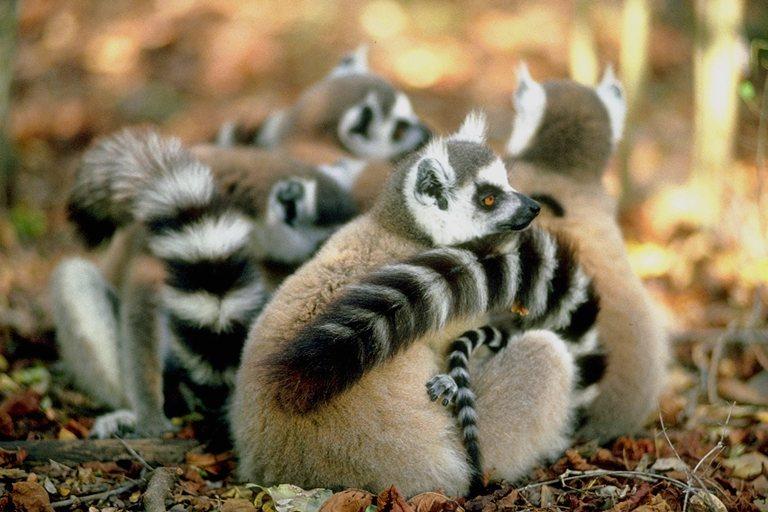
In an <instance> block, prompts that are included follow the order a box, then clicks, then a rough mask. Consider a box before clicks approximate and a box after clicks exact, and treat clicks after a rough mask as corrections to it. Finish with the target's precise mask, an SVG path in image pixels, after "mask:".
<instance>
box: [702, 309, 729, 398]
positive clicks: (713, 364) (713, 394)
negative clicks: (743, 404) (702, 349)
mask: <svg viewBox="0 0 768 512" xmlns="http://www.w3.org/2000/svg"><path fill="white" fill-rule="evenodd" d="M735 330H736V322H735V321H734V322H731V323H730V324H728V328H727V329H726V331H725V332H724V333H723V335H722V336H720V338H718V340H717V342H716V343H715V346H714V348H712V355H711V356H710V359H709V371H708V372H707V401H708V402H709V403H710V404H718V403H721V402H722V400H721V399H720V395H719V394H718V392H717V373H718V372H717V369H718V366H719V365H720V358H721V357H722V355H723V347H724V346H725V340H726V338H727V337H728V336H730V335H732V334H733V332H734V331H735Z"/></svg>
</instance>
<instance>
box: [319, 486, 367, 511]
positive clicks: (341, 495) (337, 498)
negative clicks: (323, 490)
mask: <svg viewBox="0 0 768 512" xmlns="http://www.w3.org/2000/svg"><path fill="white" fill-rule="evenodd" d="M375 498H376V496H374V495H373V494H371V493H370V492H368V491H361V490H360V489H347V490H346V491H341V492H337V493H336V494H334V495H333V496H331V497H330V498H328V500H327V501H326V502H325V503H323V506H322V507H320V512H361V511H364V510H365V509H366V508H367V507H368V506H369V505H371V504H372V503H373V500H374V499H375Z"/></svg>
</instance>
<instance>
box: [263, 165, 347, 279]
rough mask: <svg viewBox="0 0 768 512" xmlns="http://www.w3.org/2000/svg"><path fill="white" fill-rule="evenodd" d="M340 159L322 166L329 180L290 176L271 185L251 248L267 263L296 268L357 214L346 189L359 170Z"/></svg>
mask: <svg viewBox="0 0 768 512" xmlns="http://www.w3.org/2000/svg"><path fill="white" fill-rule="evenodd" d="M351 165H358V164H357V163H355V162H350V161H348V160H342V161H340V162H337V163H335V164H333V165H327V166H323V168H322V169H320V171H321V172H322V173H323V174H325V175H326V176H327V177H328V179H327V180H326V181H325V182H321V181H320V180H319V179H317V178H304V177H290V178H285V179H282V180H280V181H278V182H277V183H275V184H274V185H273V186H272V189H271V190H270V193H269V197H268V199H267V211H266V215H265V218H264V220H263V221H262V222H259V223H257V227H256V229H255V230H254V248H255V250H256V252H257V253H258V254H259V255H260V256H261V257H262V258H263V259H266V260H269V261H273V262H278V263H283V264H288V265H295V264H299V263H303V262H304V261H306V260H307V259H309V258H310V257H311V256H312V255H313V254H314V253H315V251H317V249H318V248H319V246H320V245H321V244H322V243H323V242H324V241H325V240H326V239H328V237H329V236H331V234H333V232H334V231H336V230H337V229H338V228H339V227H340V226H341V225H343V224H344V223H346V222H347V221H349V220H350V219H351V218H352V217H353V216H354V215H355V214H356V211H355V210H354V207H353V206H352V201H351V197H350V196H349V188H350V187H351V185H352V184H353V182H354V179H350V178H349V175H352V176H353V177H354V176H355V175H356V173H358V172H359V169H350V166H351Z"/></svg>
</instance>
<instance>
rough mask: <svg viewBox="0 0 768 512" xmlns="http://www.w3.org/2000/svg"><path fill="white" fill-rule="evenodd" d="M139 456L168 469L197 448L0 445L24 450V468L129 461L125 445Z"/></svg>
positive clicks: (114, 443) (170, 442) (184, 443)
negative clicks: (34, 465) (32, 465)
mask: <svg viewBox="0 0 768 512" xmlns="http://www.w3.org/2000/svg"><path fill="white" fill-rule="evenodd" d="M123 443H125V444H127V445H128V446H130V447H131V448H133V450H134V451H136V452H137V453H141V456H142V458H143V459H144V460H145V461H147V462H148V463H150V464H155V465H158V466H172V465H174V464H179V463H181V462H184V460H185V457H186V454H187V453H188V452H189V451H190V450H192V449H194V448H195V447H197V446H199V443H198V442H197V441H192V440H183V439H126V440H124V441H122V442H120V441H118V440H117V439H98V440H77V441H59V440H53V439H51V440H42V441H0V449H3V450H14V451H15V450H19V449H24V451H25V452H26V453H27V458H26V459H24V463H25V464H48V461H49V459H50V460H55V461H56V462H59V463H60V464H69V465H74V464H80V463H83V462H91V461H115V460H125V459H128V458H133V455H132V454H131V453H130V452H129V451H127V450H126V448H125V444H123Z"/></svg>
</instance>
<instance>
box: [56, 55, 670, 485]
mask: <svg viewBox="0 0 768 512" xmlns="http://www.w3.org/2000/svg"><path fill="white" fill-rule="evenodd" d="M510 74H511V75H514V73H510ZM516 75H517V89H516V92H515V93H514V95H513V98H512V101H513V103H514V110H515V114H514V118H513V119H510V122H509V125H510V127H511V134H510V136H509V139H508V141H507V143H506V145H504V148H505V150H504V155H502V156H500V155H499V154H497V153H496V152H494V150H493V149H491V147H490V146H489V143H488V142H487V141H486V123H485V118H484V116H483V115H482V114H480V113H478V112H472V113H469V114H468V115H467V117H466V119H465V120H464V122H463V124H462V125H461V127H460V128H459V129H458V130H457V131H456V132H455V133H452V134H450V135H443V136H441V135H437V134H434V133H433V130H431V129H429V128H428V127H427V126H426V125H425V124H424V123H423V122H422V121H421V120H420V118H419V116H418V113H417V112H418V108H417V107H418V105H417V106H416V108H414V106H413V105H412V103H411V101H410V99H409V98H408V96H407V95H406V94H405V93H404V92H402V91H400V90H398V89H397V88H396V87H395V86H394V85H392V84H391V83H389V82H388V81H387V80H385V79H383V78H382V77H380V76H378V75H376V74H374V73H373V72H372V71H370V70H369V67H368V62H367V56H366V54H365V50H364V49H360V50H358V51H356V52H353V53H352V54H350V55H348V56H346V57H344V58H343V59H342V60H341V62H340V63H339V64H338V65H337V66H336V67H335V68H334V69H333V70H332V71H331V72H330V73H329V74H328V75H327V76H326V77H324V78H322V79H321V80H320V81H319V82H317V83H316V84H315V85H313V86H312V87H310V88H309V89H307V90H306V91H304V92H303V93H302V94H301V95H300V96H299V97H298V99H297V100H296V101H295V103H294V104H293V105H291V106H289V107H287V108H285V109H284V110H281V111H279V112H276V113H274V114H273V115H270V116H268V117H267V118H266V119H265V120H264V121H263V122H262V123H261V124H260V125H259V126H257V127H255V128H253V129H250V128H248V127H244V126H240V125H238V124H236V123H229V124H227V125H225V126H223V127H222V128H221V129H220V131H219V134H218V136H217V138H216V141H215V143H207V144H200V145H184V144H182V143H181V142H180V141H179V140H178V139H176V138H172V137H166V136H161V135H159V134H158V133H157V132H155V131H152V130H149V129H125V130H123V131H121V132H119V133H116V134H113V135H109V136H106V137H103V138H101V139H99V140H97V141H96V142H95V143H94V144H93V145H92V146H91V147H90V149H88V150H87V151H86V153H85V154H84V156H83V157H82V161H81V163H80V166H79V168H78V172H77V175H76V177H75V182H74V185H73V187H72V189H71V192H70V195H69V202H68V207H69V215H70V218H71V220H72V221H73V223H74V224H75V226H76V228H77V230H78V231H79V232H80V234H81V235H82V237H83V239H84V241H85V242H86V245H87V246H88V247H89V249H90V252H89V253H87V257H70V258H67V259H64V260H62V262H61V263H60V264H59V265H58V267H57V268H56V270H55V272H54V274H53V277H52V282H51V294H52V298H53V301H52V302H53V305H54V317H55V322H56V330H57V332H56V335H57V340H58V344H59V347H60V353H61V357H62V360H63V362H64V366H65V367H66V369H67V371H68V372H69V373H70V374H71V377H72V380H73V383H74V385H76V386H77V387H79V388H81V389H82V390H84V391H85V392H87V393H88V394H89V395H91V396H92V397H93V399H95V400H97V401H99V402H100V403H102V404H103V405H104V406H105V407H106V408H109V409H110V410H111V411H112V412H108V413H106V414H104V415H103V416H100V417H99V418H98V419H97V421H96V423H95V425H94V428H93V429H92V434H93V435H94V436H96V437H109V436H112V435H114V434H116V433H119V432H120V433H123V434H126V433H128V434H131V435H136V436H144V437H146V436H160V435H163V434H164V433H166V432H169V431H172V430H173V428H174V427H173V425H172V423H171V421H170V419H171V418H175V417H182V416H185V415H189V414H192V413H194V414H195V415H196V416H197V417H202V418H204V421H203V422H202V426H201V428H200V429H199V432H200V435H201V437H204V438H205V440H206V441H207V442H210V443H211V444H212V445H213V446H222V447H224V446H232V447H233V448H234V450H235V453H236V455H237V457H238V478H240V479H242V480H243V481H250V482H257V483H260V484H276V483H292V484H296V485H299V486H302V487H305V488H311V487H330V488H345V487H355V488H363V489H368V490H371V491H380V490H382V489H384V488H386V487H389V486H390V485H393V484H394V485H396V486H398V487H399V488H400V489H401V491H402V492H403V493H405V494H407V495H413V494H416V493H419V492H424V491H430V490H435V489H442V490H443V491H444V492H446V493H447V494H450V495H455V496H459V495H467V494H471V493H477V492H480V491H481V490H482V489H483V486H484V485H486V484H487V483H488V482H492V481H498V480H506V481H515V480H519V479H520V478H521V477H523V476H525V475H526V473H527V472H529V471H530V470H531V469H532V468H533V467H534V466H535V465H536V464H538V463H541V462H542V461H545V460H548V459H552V458H554V457H557V456H559V455H560V454H561V453H562V452H563V451H564V450H565V449H566V448H567V447H569V446H570V445H571V444H572V443H574V442H575V441H577V440H587V439H597V440H598V441H600V442H606V441H608V440H610V439H613V438H615V437H617V436H620V435H628V434H632V433H634V432H636V431H637V430H638V429H640V428H642V426H643V424H644V422H645V420H646V419H647V417H648V416H649V414H651V413H652V412H653V411H655V410H656V407H657V399H658V396H659V393H660V390H661V387H662V386H663V380H664V375H665V367H666V364H667V347H666V339H665V333H664V330H663V328H662V326H661V323H660V319H659V318H658V315H657V314H655V313H654V309H653V307H652V305H651V302H650V300H649V298H648V296H647V294H646V292H645V291H644V289H643V286H642V283H641V282H640V280H639V279H638V278H637V277H636V276H635V275H634V274H633V273H632V270H631V268H630V266H629V263H628V258H627V255H626V252H625V249H624V244H623V240H622V234H621V231H620V228H619V226H618V224H617V221H616V205H615V202H614V200H613V198H612V196H611V195H610V194H609V193H608V192H607V191H606V189H605V188H604V186H603V175H604V172H605V169H606V167H607V165H608V161H609V159H610V158H611V156H612V154H613V152H614V149H615V147H616V145H617V143H618V141H619V140H620V138H621V136H622V131H623V127H624V117H625V101H624V95H623V90H622V87H621V83H620V82H619V81H618V80H617V78H616V77H615V76H614V74H613V72H612V71H611V70H610V68H609V69H608V70H607V71H606V72H605V74H604V76H603V78H602V80H601V81H600V83H599V84H598V85H597V86H596V87H587V86H584V85H580V84H577V83H575V82H572V81H568V80H557V81H550V82H543V83H540V82H537V81H535V80H534V79H533V78H532V77H531V75H530V73H529V72H528V70H527V68H526V67H525V66H524V65H521V66H520V67H519V69H518V70H517V73H516ZM498 142H501V141H498Z"/></svg>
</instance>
